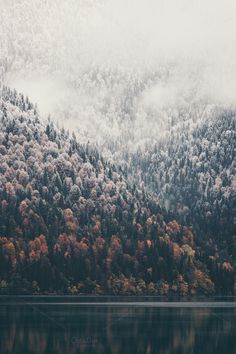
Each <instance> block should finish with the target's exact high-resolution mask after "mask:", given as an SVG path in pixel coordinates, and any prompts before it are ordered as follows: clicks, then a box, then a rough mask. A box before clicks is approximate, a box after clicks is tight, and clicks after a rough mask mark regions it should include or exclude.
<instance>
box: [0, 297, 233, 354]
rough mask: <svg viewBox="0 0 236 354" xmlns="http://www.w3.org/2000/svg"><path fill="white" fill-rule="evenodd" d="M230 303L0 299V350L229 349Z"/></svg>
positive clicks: (127, 353)
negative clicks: (156, 304) (106, 303)
mask: <svg viewBox="0 0 236 354" xmlns="http://www.w3.org/2000/svg"><path fill="white" fill-rule="evenodd" d="M235 314H236V309H235V308H215V309H209V308H151V307H131V306H130V307H129V306H120V307H113V306H102V307H101V306H93V307H91V306H83V307H79V306H71V307H70V306H68V305H67V306H61V305H56V306H55V305H54V306H51V305H16V304H9V305H3V304H2V305H1V306H0V338H1V345H0V352H1V353H6V354H7V353H17V354H21V353H22V354H29V353H30V354H49V353H50V354H54V353H59V354H67V353H68V354H77V353H84V354H87V353H98V354H108V353H109V354H133V353H140V354H145V353H146V354H154V353H155V354H195V353H201V354H210V353H212V354H213V353H214V354H224V353H225V354H231V353H232V354H233V353H235V352H236V341H235V334H236V323H235Z"/></svg>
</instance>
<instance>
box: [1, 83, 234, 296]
mask: <svg viewBox="0 0 236 354" xmlns="http://www.w3.org/2000/svg"><path fill="white" fill-rule="evenodd" d="M175 132H176V133H175V134H174V133H173V134H172V136H171V137H170V140H168V139H167V140H166V141H165V142H160V145H158V144H157V145H156V146H155V147H154V150H153V153H150V154H145V155H144V154H141V155H140V156H138V155H133V156H131V163H130V165H129V164H128V163H127V164H126V165H125V166H124V165H123V164H118V163H117V164H114V163H113V162H111V161H109V160H106V159H105V158H104V157H103V156H102V155H101V154H100V153H99V151H98V149H97V148H95V147H94V146H93V145H92V144H90V143H86V144H84V143H80V142H79V141H78V140H77V137H76V134H74V133H72V134H71V133H70V132H69V131H67V130H65V129H64V128H63V127H58V126H57V125H56V124H55V123H54V122H53V121H52V120H51V119H48V120H47V121H43V120H42V119H41V117H40V115H39V113H38V108H37V106H36V105H33V104H32V103H31V102H30V101H29V99H28V97H24V96H23V95H22V94H18V93H17V92H16V91H15V90H14V91H11V90H10V89H8V88H7V87H4V88H3V91H2V96H1V99H0V202H1V204H0V208H1V211H0V293H1V294H97V295H100V294H119V295H132V294H140V295H141V294H142V295H143V294H148V295H178V296H187V295H208V296H209V295H214V294H227V295H230V294H235V291H236V284H235V247H236V237H235V224H236V221H235V197H236V180H235V168H236V165H235V155H234V154H235V116H234V114H233V113H232V112H226V113H225V115H224V117H223V119H222V116H221V117H220V119H218V120H217V119H216V120H215V121H214V124H212V123H211V125H210V123H209V124H208V122H206V124H205V125H203V126H201V127H200V128H198V127H197V129H195V130H194V131H193V132H192V133H191V137H190V139H188V138H186V136H185V135H184V133H182V134H180V133H179V132H178V131H176V130H175ZM167 152H168V154H167ZM137 154H138V153H137ZM138 163H139V164H140V166H141V168H140V170H141V174H140V173H138V172H137V170H138V167H137V165H136V164H138ZM129 166H130V167H129ZM129 168H130V169H132V172H130V171H129ZM135 169H136V170H135ZM151 190H152V193H151ZM153 191H154V193H153Z"/></svg>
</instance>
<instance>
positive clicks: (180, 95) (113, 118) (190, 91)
mask: <svg viewBox="0 0 236 354" xmlns="http://www.w3.org/2000/svg"><path fill="white" fill-rule="evenodd" d="M0 9H1V11H0V46H1V50H0V66H1V72H2V76H3V81H4V83H5V84H7V85H9V86H10V87H11V88H16V89H17V90H19V91H20V92H23V93H24V94H25V95H28V96H29V98H30V100H31V101H33V102H37V104H38V107H39V111H40V113H41V115H42V116H45V117H46V116H47V115H48V114H51V117H52V118H53V119H55V120H56V121H59V122H60V124H62V125H64V126H65V127H68V128H69V129H71V130H74V131H75V132H76V133H77V134H78V137H79V139H80V141H82V142H86V141H88V140H89V141H91V142H93V143H95V144H97V145H98V146H99V148H100V149H102V151H103V153H104V154H106V155H108V156H109V155H110V154H111V153H112V154H113V157H115V156H116V154H117V155H118V156H119V151H120V150H121V149H122V150H123V149H124V150H126V151H134V150H136V149H137V148H138V147H142V146H145V145H146V144H147V143H148V142H150V143H151V142H155V141H156V140H157V139H158V138H159V137H163V136H164V135H165V134H166V133H167V132H168V130H169V127H170V124H172V125H173V124H174V125H176V124H178V122H179V121H183V120H184V121H186V120H187V121H189V122H190V125H191V124H194V123H195V122H196V121H198V120H202V119H203V120H204V119H205V118H204V117H205V116H206V115H209V114H210V113H209V112H211V111H212V109H215V108H216V107H219V108H234V107H235V102H236V47H235V43H236V22H235V15H236V3H235V1H231V0H226V1H220V0H215V1H213V0H205V1H203V0H179V1H174V0H172V1H171V0H165V1H162V0H155V1H154V0H145V1H144V0H135V1H134V0H126V1H125V0H119V1H115V0H94V1H93V0H54V1H49V0H31V1H29V0H14V1H10V0H0Z"/></svg>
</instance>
